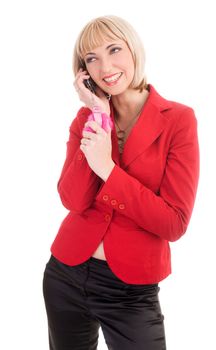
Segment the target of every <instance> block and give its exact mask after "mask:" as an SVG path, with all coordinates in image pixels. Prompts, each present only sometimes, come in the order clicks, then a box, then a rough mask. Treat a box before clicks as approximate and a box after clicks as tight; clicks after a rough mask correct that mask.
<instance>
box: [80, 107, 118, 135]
mask: <svg viewBox="0 0 216 350" xmlns="http://www.w3.org/2000/svg"><path fill="white" fill-rule="evenodd" d="M90 120H94V121H95V122H97V123H98V124H99V125H100V126H101V127H102V128H103V129H104V130H105V131H106V132H108V131H109V130H110V129H111V130H112V129H113V122H112V120H111V118H110V116H108V115H107V114H106V113H102V112H101V108H100V107H99V106H94V107H93V109H92V113H91V114H90V115H89V116H88V121H90ZM83 130H85V131H91V132H95V131H94V130H93V129H92V128H91V127H90V126H86V127H84V128H83Z"/></svg>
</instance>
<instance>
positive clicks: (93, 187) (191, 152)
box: [51, 85, 199, 284]
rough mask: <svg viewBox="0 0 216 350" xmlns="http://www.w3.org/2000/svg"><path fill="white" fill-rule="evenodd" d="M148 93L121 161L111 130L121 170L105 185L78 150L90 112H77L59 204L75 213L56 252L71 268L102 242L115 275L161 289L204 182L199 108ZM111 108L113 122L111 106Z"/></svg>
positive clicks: (65, 225)
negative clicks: (175, 243) (172, 248)
mask: <svg viewBox="0 0 216 350" xmlns="http://www.w3.org/2000/svg"><path fill="white" fill-rule="evenodd" d="M149 89H150V93H149V96H148V99H147V101H146V103H145V105H144V108H143V111H142V113H141V115H140V117H139V119H138V121H137V122H136V124H135V126H134V127H133V129H132V130H131V133H130V135H129V136H128V138H127V140H126V143H125V146H124V151H123V155H122V159H121V160H120V157H119V150H118V143H117V136H116V130H115V128H114V129H113V130H112V159H113V161H114V162H115V166H114V168H113V170H112V172H111V174H110V176H109V177H108V179H107V181H105V182H104V181H103V180H102V179H101V178H100V177H98V176H97V175H96V174H95V173H94V172H93V171H92V170H91V168H90V167H89V165H88V163H87V160H86V158H85V156H84V153H83V152H82V151H81V150H80V140H81V138H82V129H83V127H84V123H85V122H86V121H87V117H88V115H89V114H90V110H89V109H88V108H85V107H82V108H81V109H80V110H79V111H78V113H77V116H76V118H75V119H74V120H73V121H72V124H71V126H70V137H69V140H68V142H67V155H66V160H65V163H64V166H63V169H62V172H61V176H60V179H59V181H58V192H59V195H60V198H61V201H62V203H63V205H64V206H65V207H66V208H67V209H68V210H69V211H70V212H69V213H68V215H67V216H66V217H65V219H64V220H63V222H62V223H61V226H60V228H59V231H58V233H57V236H56V238H55V240H54V242H53V244H52V246H51V252H52V254H53V255H54V256H55V257H56V258H57V259H59V260H60V261H61V262H63V263H65V264H68V265H71V266H72V265H77V264H81V263H83V262H84V261H86V260H87V259H89V257H91V256H92V254H93V252H94V251H95V250H96V248H97V246H98V245H99V243H100V241H101V240H102V239H104V251H105V255H106V259H107V263H108V264H109V266H110V268H111V270H112V271H113V273H114V274H115V275H116V276H117V277H118V278H119V279H121V280H122V281H124V282H126V283H130V284H151V283H158V282H159V281H161V280H162V279H164V278H165V277H167V276H168V275H169V274H170V273H171V256H170V246H169V241H171V242H173V241H176V240H178V239H179V238H180V237H181V236H182V235H183V234H184V233H185V231H186V229H187V226H188V223H189V220H190V217H191V213H192V209H193V206H194V201H195V196H196V190H197V184H198V176H199V147H198V140H197V121H196V117H195V115H194V112H193V109H192V108H190V107H187V106H185V105H183V104H180V103H177V102H172V101H168V100H166V99H164V98H162V97H161V96H160V95H159V94H158V93H157V92H156V90H155V89H154V87H153V86H152V85H149ZM110 107H111V118H112V120H113V106H112V103H111V102H110ZM113 121H114V120H113Z"/></svg>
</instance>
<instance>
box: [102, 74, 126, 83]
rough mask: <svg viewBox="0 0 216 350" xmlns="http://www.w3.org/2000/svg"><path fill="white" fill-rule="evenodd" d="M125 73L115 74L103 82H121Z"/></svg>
mask: <svg viewBox="0 0 216 350" xmlns="http://www.w3.org/2000/svg"><path fill="white" fill-rule="evenodd" d="M122 74H123V73H117V74H114V75H113V76H111V77H110V78H106V79H105V78H104V79H103V81H105V82H106V83H108V84H109V83H114V82H116V81H118V80H119V78H120V77H121V76H122Z"/></svg>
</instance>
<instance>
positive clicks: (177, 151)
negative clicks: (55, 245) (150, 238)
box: [96, 108, 199, 241]
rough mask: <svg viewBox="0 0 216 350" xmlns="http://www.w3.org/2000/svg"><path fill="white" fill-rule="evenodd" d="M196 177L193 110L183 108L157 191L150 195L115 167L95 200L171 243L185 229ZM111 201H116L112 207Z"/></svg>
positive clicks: (196, 149)
mask: <svg viewBox="0 0 216 350" xmlns="http://www.w3.org/2000/svg"><path fill="white" fill-rule="evenodd" d="M152 176H154V170H152ZM198 177H199V148H198V140H197V122H196V118H195V116H194V113H193V110H192V109H189V108H187V109H186V110H184V112H183V113H182V115H181V116H180V117H179V119H178V120H177V123H176V128H175V132H174V134H173V137H172V141H171V145H170V148H169V152H168V155H167V163H166V167H165V171H164V175H163V178H162V181H161V185H160V187H159V191H158V192H157V193H154V192H153V191H151V190H150V189H149V188H147V187H146V186H145V185H143V184H142V183H141V182H140V181H138V180H137V179H136V178H134V177H132V176H131V175H129V174H128V173H127V172H125V171H124V170H123V169H121V168H120V167H119V166H117V165H115V166H114V168H113V170H112V171H111V173H110V175H109V177H108V178H107V180H106V182H105V183H104V185H103V187H102V188H101V190H100V192H99V193H98V195H97V197H96V199H97V200H98V201H102V202H103V203H107V205H108V206H109V207H112V208H115V209H116V210H117V211H118V212H119V213H121V214H123V215H126V216H128V217H129V218H131V219H132V220H134V221H135V222H136V223H137V224H138V225H139V226H140V227H142V228H143V229H144V230H146V231H149V232H151V233H153V234H155V235H158V236H160V237H161V238H164V239H166V240H169V241H175V240H177V239H179V238H180V237H181V235H183V233H184V232H185V231H186V229H187V226H188V223H189V220H190V217H191V214H192V209H193V206H194V201H195V196H196V190H197V183H198ZM112 199H116V200H117V203H116V205H114V206H113V204H112V203H113V201H112ZM111 201H112V203H111Z"/></svg>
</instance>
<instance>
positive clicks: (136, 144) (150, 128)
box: [110, 84, 172, 169]
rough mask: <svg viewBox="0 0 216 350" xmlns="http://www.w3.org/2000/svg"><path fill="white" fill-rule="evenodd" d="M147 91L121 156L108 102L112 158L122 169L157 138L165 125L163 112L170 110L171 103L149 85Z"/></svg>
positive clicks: (112, 111)
mask: <svg viewBox="0 0 216 350" xmlns="http://www.w3.org/2000/svg"><path fill="white" fill-rule="evenodd" d="M148 89H149V95H148V98H147V100H146V102H145V104H144V107H143V109H142V112H141V115H140V117H139V119H138V120H137V122H136V124H135V125H134V127H133V128H132V130H131V132H130V134H129V136H128V138H127V140H126V142H125V145H124V150H123V153H122V156H120V153H119V149H118V139H117V133H116V127H115V123H114V109H113V105H112V102H111V101H110V110H111V114H110V115H111V118H112V121H113V124H114V128H113V130H112V145H113V147H112V158H113V161H114V162H115V163H116V164H117V165H119V166H121V168H123V169H124V168H126V167H127V166H128V165H129V164H130V163H131V162H132V161H134V160H135V159H136V158H137V157H138V156H140V155H141V154H142V153H143V152H144V151H145V150H146V148H147V147H149V146H150V145H151V144H152V143H153V142H154V141H155V140H156V138H157V137H159V135H160V134H161V132H162V131H163V129H164V127H165V125H166V123H167V119H166V117H165V116H164V115H163V112H164V111H165V110H168V109H170V108H172V105H171V102H170V101H168V100H166V99H164V98H163V97H161V96H160V95H159V94H158V92H157V91H156V90H155V89H154V87H153V86H152V85H151V84H149V85H148Z"/></svg>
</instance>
